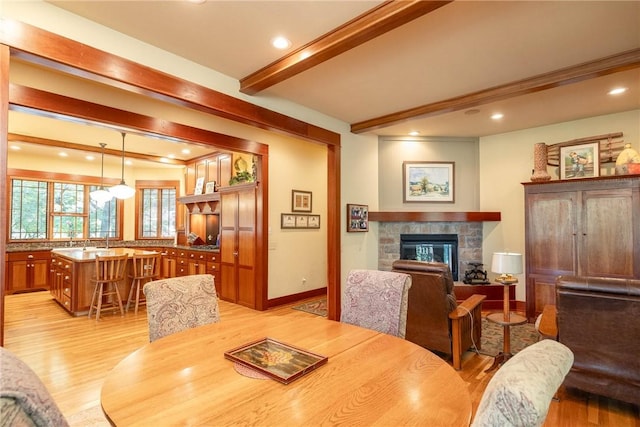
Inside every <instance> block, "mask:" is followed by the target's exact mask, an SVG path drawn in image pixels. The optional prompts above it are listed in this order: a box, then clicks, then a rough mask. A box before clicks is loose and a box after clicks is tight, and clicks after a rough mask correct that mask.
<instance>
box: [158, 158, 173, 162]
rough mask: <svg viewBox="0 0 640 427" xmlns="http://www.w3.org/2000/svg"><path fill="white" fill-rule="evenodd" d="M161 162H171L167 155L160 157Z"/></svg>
mask: <svg viewBox="0 0 640 427" xmlns="http://www.w3.org/2000/svg"><path fill="white" fill-rule="evenodd" d="M172 158H173V157H172ZM160 163H169V159H167V158H166V157H161V158H160Z"/></svg>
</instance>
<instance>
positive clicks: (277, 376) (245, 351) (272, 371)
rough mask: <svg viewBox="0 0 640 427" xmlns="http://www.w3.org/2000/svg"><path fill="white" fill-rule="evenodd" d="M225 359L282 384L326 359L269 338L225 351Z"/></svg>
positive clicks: (303, 373)
mask: <svg viewBox="0 0 640 427" xmlns="http://www.w3.org/2000/svg"><path fill="white" fill-rule="evenodd" d="M224 357H225V358H226V359H229V360H232V361H234V362H236V363H238V364H240V365H243V366H246V367H248V368H251V369H254V370H256V371H258V372H260V373H262V374H264V375H266V376H268V377H269V378H272V379H274V380H276V381H279V382H281V383H283V384H289V383H290V382H291V381H293V380H296V379H298V378H300V377H301V376H303V375H305V374H306V373H308V372H310V371H312V370H314V369H316V368H317V367H319V366H322V365H324V364H325V363H327V360H328V359H329V358H328V357H326V356H321V355H319V354H315V353H311V352H309V351H306V350H302V349H300V348H297V347H294V346H292V345H289V344H285V343H282V342H279V341H276V340H274V339H272V338H262V339H260V340H258V341H254V342H251V343H248V344H245V345H243V346H240V347H237V348H234V349H232V350H229V351H226V352H225V353H224Z"/></svg>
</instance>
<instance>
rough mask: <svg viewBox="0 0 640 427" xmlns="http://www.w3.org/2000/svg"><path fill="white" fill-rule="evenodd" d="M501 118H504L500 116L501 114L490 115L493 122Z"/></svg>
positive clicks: (502, 115)
mask: <svg viewBox="0 0 640 427" xmlns="http://www.w3.org/2000/svg"><path fill="white" fill-rule="evenodd" d="M503 117H504V114H502V113H494V114H492V115H491V118H492V119H493V120H500V119H501V118H503Z"/></svg>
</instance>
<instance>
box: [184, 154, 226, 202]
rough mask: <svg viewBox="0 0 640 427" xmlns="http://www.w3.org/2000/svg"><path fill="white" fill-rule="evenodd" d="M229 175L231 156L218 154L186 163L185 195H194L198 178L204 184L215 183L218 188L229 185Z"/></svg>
mask: <svg viewBox="0 0 640 427" xmlns="http://www.w3.org/2000/svg"><path fill="white" fill-rule="evenodd" d="M231 175H232V170H231V154H219V155H215V156H211V157H206V158H203V159H199V160H198V161H195V162H191V163H188V164H187V169H186V176H185V189H186V194H187V195H193V194H194V190H195V187H196V181H197V180H198V178H203V179H204V182H205V184H206V183H207V182H211V181H215V182H216V183H217V186H218V187H220V186H226V185H229V180H230V179H231ZM203 188H204V187H203Z"/></svg>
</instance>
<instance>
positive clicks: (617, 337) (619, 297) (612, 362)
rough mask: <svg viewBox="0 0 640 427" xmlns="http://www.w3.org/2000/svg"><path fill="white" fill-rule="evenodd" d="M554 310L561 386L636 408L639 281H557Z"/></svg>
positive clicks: (639, 389)
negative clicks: (562, 360)
mask: <svg viewBox="0 0 640 427" xmlns="http://www.w3.org/2000/svg"><path fill="white" fill-rule="evenodd" d="M556 307H557V311H558V314H557V322H558V339H559V341H560V342H561V343H562V344H564V345H566V346H567V347H569V348H570V349H571V351H572V352H573V354H574V362H573V367H572V368H571V371H569V374H568V375H567V377H566V378H565V381H564V385H565V386H566V387H568V388H576V389H578V390H583V391H586V392H589V393H594V394H597V395H601V396H606V397H610V398H613V399H617V400H621V401H623V402H629V403H633V404H635V405H640V358H639V357H638V355H639V354H640V320H639V319H640V280H627V279H618V278H603V277H577V276H559V277H558V278H557V279H556Z"/></svg>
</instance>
